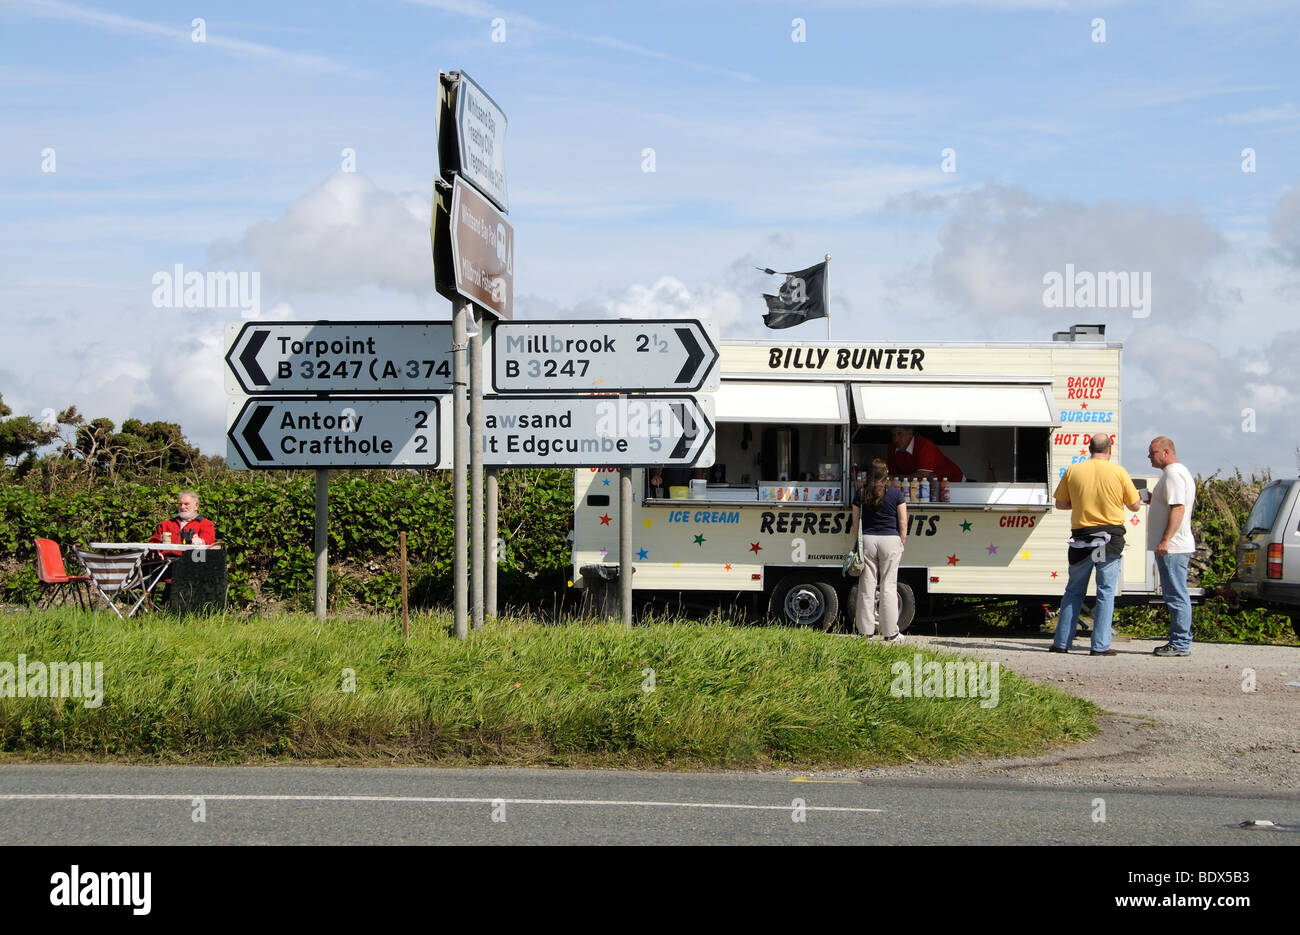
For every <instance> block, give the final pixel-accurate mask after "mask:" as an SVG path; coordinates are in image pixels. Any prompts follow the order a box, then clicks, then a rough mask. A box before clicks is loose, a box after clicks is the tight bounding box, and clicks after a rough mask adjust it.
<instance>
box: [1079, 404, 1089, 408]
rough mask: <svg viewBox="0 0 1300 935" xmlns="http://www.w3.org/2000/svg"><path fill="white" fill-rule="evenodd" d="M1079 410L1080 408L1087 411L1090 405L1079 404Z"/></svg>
mask: <svg viewBox="0 0 1300 935" xmlns="http://www.w3.org/2000/svg"><path fill="white" fill-rule="evenodd" d="M1079 408H1080V409H1087V408H1088V404H1087V403H1079Z"/></svg>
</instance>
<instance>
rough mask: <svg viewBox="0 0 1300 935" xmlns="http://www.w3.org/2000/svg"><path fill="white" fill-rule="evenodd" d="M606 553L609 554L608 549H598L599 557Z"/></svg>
mask: <svg viewBox="0 0 1300 935" xmlns="http://www.w3.org/2000/svg"><path fill="white" fill-rule="evenodd" d="M608 554H609V549H606V548H602V549H601V550H600V557H601V558H604V557H605V556H606V555H608Z"/></svg>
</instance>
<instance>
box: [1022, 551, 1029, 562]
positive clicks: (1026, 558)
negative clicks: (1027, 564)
mask: <svg viewBox="0 0 1300 935" xmlns="http://www.w3.org/2000/svg"><path fill="white" fill-rule="evenodd" d="M1030 554H1031V553H1030V551H1029V550H1028V549H1025V550H1024V551H1022V552H1021V553H1020V557H1021V558H1023V559H1024V560H1025V561H1029V556H1030Z"/></svg>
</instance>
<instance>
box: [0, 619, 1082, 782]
mask: <svg viewBox="0 0 1300 935" xmlns="http://www.w3.org/2000/svg"><path fill="white" fill-rule="evenodd" d="M449 630H450V619H449V617H447V616H445V615H442V616H439V615H434V616H430V617H422V618H418V619H417V620H415V621H413V625H412V630H411V638H410V639H409V640H406V641H404V640H403V639H402V637H401V633H400V628H399V627H398V626H397V625H396V624H394V623H393V622H392V621H391V620H386V619H374V618H372V619H366V620H354V621H349V622H347V623H339V622H333V621H332V622H329V623H325V624H321V623H319V622H317V621H316V620H315V619H314V618H312V617H310V616H306V615H301V616H284V617H278V618H270V619H262V618H259V619H255V620H253V621H250V622H247V623H245V622H241V621H239V620H237V619H236V618H234V617H229V618H225V617H215V618H186V619H176V618H170V619H169V618H167V617H152V618H148V619H146V620H144V621H143V622H141V621H139V620H135V621H126V622H122V621H118V620H116V619H114V618H112V617H108V616H105V615H103V614H100V615H91V614H85V613H79V612H75V611H45V612H26V611H25V612H19V613H16V614H10V615H7V616H5V617H3V618H0V695H12V694H14V691H15V690H14V688H13V687H12V686H10V687H9V688H8V690H6V687H5V684H4V681H3V679H4V675H3V673H4V671H5V664H8V665H9V666H11V667H16V666H17V664H18V658H17V657H18V655H19V654H22V655H23V656H25V664H26V665H27V666H28V667H30V666H31V664H32V663H33V662H36V661H41V662H45V663H47V664H48V663H52V662H82V663H85V662H89V663H92V667H93V664H94V663H102V664H103V703H102V705H101V706H99V707H94V708H90V707H87V706H86V704H85V702H84V701H83V700H82V699H80V698H72V697H64V698H51V697H24V698H19V697H0V753H5V754H15V755H19V756H23V757H28V758H32V757H34V758H58V759H84V758H96V759H100V758H103V759H116V760H132V761H152V762H188V763H213V762H220V763H232V762H250V761H253V762H256V761H271V760H279V761H285V760H295V759H305V760H344V761H354V762H363V763H365V764H367V765H374V764H375V763H376V762H393V761H396V762H402V763H410V764H414V763H423V764H429V763H440V764H449V765H450V764H477V765H556V766H561V765H562V766H597V767H599V766H606V767H641V768H647V767H648V768H656V767H659V768H676V769H682V768H699V767H724V766H725V767H748V768H753V767H759V768H762V767H791V768H812V767H820V768H833V767H866V766H880V765H890V764H897V763H903V762H909V761H914V760H945V759H950V758H954V757H961V756H1011V755H1024V754H1032V753H1036V752H1039V751H1041V750H1043V749H1044V748H1046V747H1049V746H1053V745H1058V744H1062V743H1069V742H1077V741H1081V740H1085V739H1087V738H1089V737H1090V736H1092V735H1093V733H1095V731H1096V726H1095V716H1096V714H1097V711H1098V709H1097V708H1096V707H1095V706H1093V705H1092V704H1090V703H1088V702H1086V701H1083V700H1081V699H1078V698H1074V697H1072V696H1069V695H1065V694H1063V693H1061V692H1059V691H1056V690H1055V689H1052V688H1049V687H1046V686H1041V685H1036V684H1034V683H1032V682H1028V681H1026V680H1024V679H1021V678H1019V677H1017V676H1016V675H1014V674H1013V673H1011V672H1008V671H1005V670H1001V671H999V672H998V694H997V704H996V706H991V707H982V706H981V700H982V699H980V698H978V697H977V698H944V697H895V696H894V693H891V684H893V683H894V682H895V680H896V678H897V677H898V671H899V670H898V669H896V668H895V665H894V664H895V663H904V664H905V665H906V666H907V667H908V668H909V669H910V668H911V667H912V664H913V656H914V655H917V654H918V652H917V651H916V650H915V649H913V648H911V647H906V646H904V647H887V646H884V645H881V644H873V643H869V642H866V641H864V640H860V639H852V638H848V637H839V636H828V635H826V634H824V633H817V632H804V631H797V630H792V629H786V628H778V627H763V628H746V629H737V628H733V627H726V626H705V625H697V624H688V623H680V622H679V623H665V624H653V625H649V626H638V627H636V628H634V629H631V630H628V629H624V628H623V627H621V626H613V625H608V624H578V623H574V624H570V625H567V626H540V625H537V624H532V623H527V622H519V621H513V622H512V621H504V622H497V623H495V624H493V625H491V626H489V627H487V628H485V629H484V630H482V631H479V632H476V633H473V634H472V635H471V636H470V638H469V639H467V640H465V641H458V640H456V639H454V638H452V637H451V636H450V634H449ZM919 655H920V656H922V658H923V660H924V661H940V662H943V661H953V660H955V659H956V658H957V657H953V656H945V655H943V654H937V653H930V652H925V653H919ZM349 689H353V690H349ZM916 693H917V694H920V693H921V686H920V685H918V686H916ZM83 694H89V688H88V687H86V686H83Z"/></svg>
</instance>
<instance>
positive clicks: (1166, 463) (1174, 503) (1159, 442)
mask: <svg viewBox="0 0 1300 935" xmlns="http://www.w3.org/2000/svg"><path fill="white" fill-rule="evenodd" d="M1147 457H1148V458H1150V459H1151V464H1152V465H1154V466H1155V467H1158V468H1160V469H1161V471H1163V472H1164V473H1163V474H1162V476H1161V478H1160V480H1159V481H1158V482H1157V483H1156V486H1155V489H1154V490H1152V491H1151V492H1150V493H1149V494H1146V493H1144V494H1143V497H1142V499H1144V500H1147V502H1148V503H1150V505H1151V508H1150V509H1149V510H1148V511H1147V548H1149V549H1151V550H1153V551H1154V552H1155V554H1156V569H1157V570H1158V571H1159V572H1160V590H1161V592H1162V593H1163V594H1164V598H1165V607H1167V608H1168V609H1169V642H1168V643H1167V644H1166V645H1164V646H1157V647H1156V649H1155V654H1156V655H1157V656H1190V655H1191V654H1192V601H1191V598H1189V597H1188V596H1187V564H1188V562H1189V561H1190V560H1191V558H1192V553H1193V552H1195V551H1196V540H1195V539H1193V538H1192V505H1193V504H1194V503H1195V502H1196V481H1195V479H1193V477H1192V475H1191V472H1190V471H1188V470H1187V468H1185V467H1184V466H1183V465H1182V464H1181V463H1179V461H1178V457H1177V456H1176V455H1175V453H1174V443H1173V441H1172V439H1170V438H1169V437H1168V436H1167V435H1161V436H1159V437H1158V438H1153V439H1152V440H1151V444H1150V445H1149V446H1148V447H1147Z"/></svg>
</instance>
